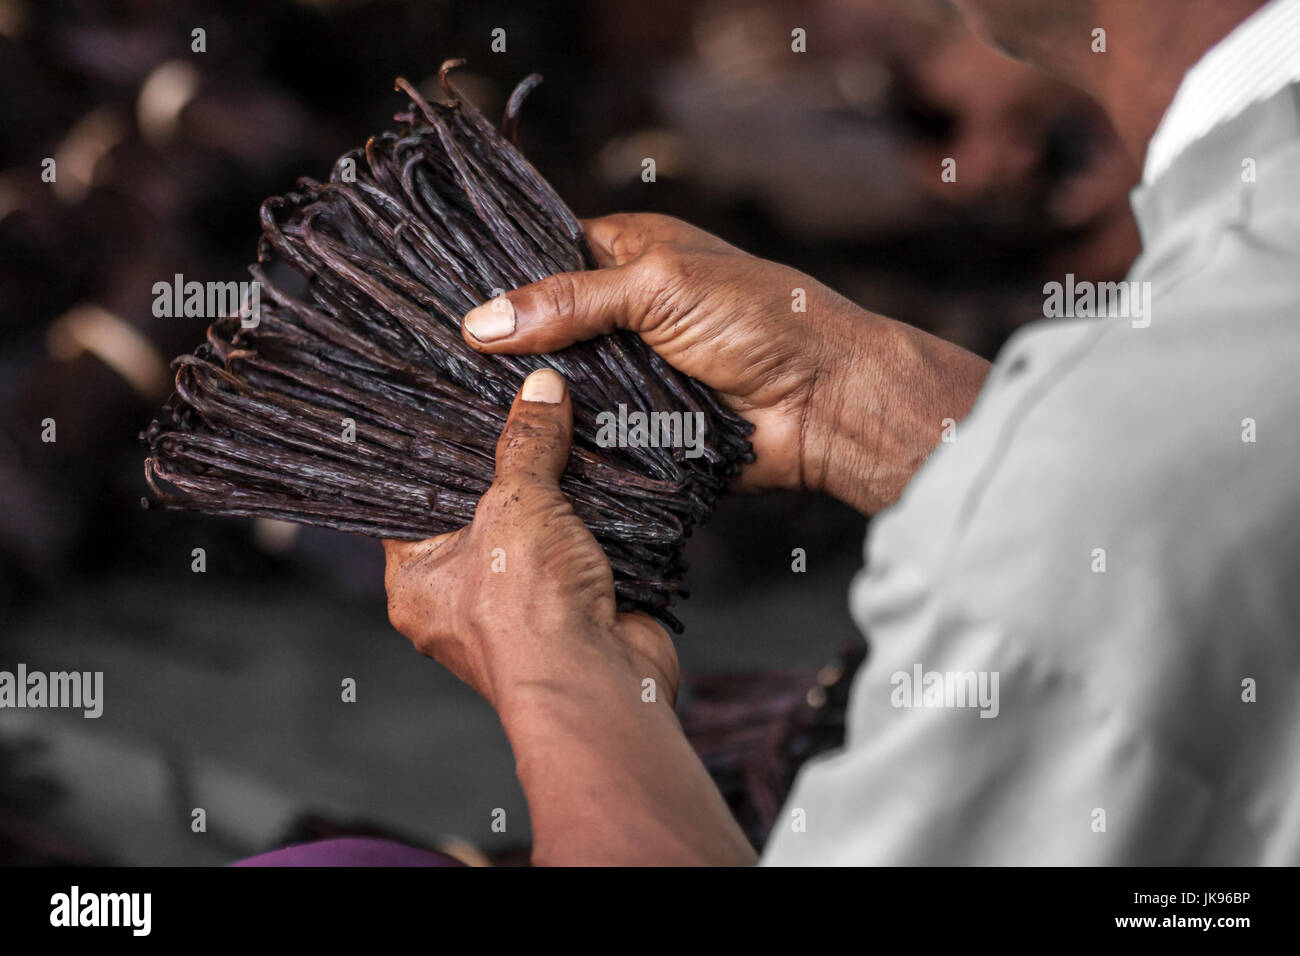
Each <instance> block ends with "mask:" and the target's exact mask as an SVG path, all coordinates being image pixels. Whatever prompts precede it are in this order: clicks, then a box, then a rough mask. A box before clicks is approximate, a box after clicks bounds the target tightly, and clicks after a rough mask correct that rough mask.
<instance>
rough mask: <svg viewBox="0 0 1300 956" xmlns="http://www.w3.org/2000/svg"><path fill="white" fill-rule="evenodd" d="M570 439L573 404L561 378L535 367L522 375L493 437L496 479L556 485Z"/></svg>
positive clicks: (548, 369) (566, 459)
mask: <svg viewBox="0 0 1300 956" xmlns="http://www.w3.org/2000/svg"><path fill="white" fill-rule="evenodd" d="M572 441H573V406H572V404H571V403H570V400H569V389H568V388H567V387H566V386H565V384H564V378H563V377H562V376H561V375H560V373H559V372H557V371H555V370H554V369H550V368H543V369H538V370H537V371H536V372H533V373H532V374H531V375H529V376H528V377H527V378H526V379H524V385H523V387H522V388H521V389H520V390H519V394H518V395H516V396H515V403H514V405H512V406H511V408H510V417H509V418H508V419H506V427H505V429H504V430H502V432H501V438H500V439H499V440H498V441H497V468H496V480H497V481H498V482H500V481H501V480H503V479H512V478H514V479H521V478H522V479H525V480H528V481H530V482H542V483H547V484H551V485H556V486H557V487H558V483H559V479H560V475H561V474H562V473H563V472H564V466H565V463H566V462H568V460H569V446H570V444H571V443H572Z"/></svg>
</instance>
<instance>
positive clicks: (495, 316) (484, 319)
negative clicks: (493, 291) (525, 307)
mask: <svg viewBox="0 0 1300 956" xmlns="http://www.w3.org/2000/svg"><path fill="white" fill-rule="evenodd" d="M465 328H467V329H469V334H470V335H472V336H474V338H476V339H478V340H479V341H480V342H495V341H496V340H497V339H504V338H505V337H506V336H507V335H509V334H510V333H511V332H513V331H514V330H515V307H514V305H513V304H511V302H510V300H509V299H507V298H506V297H505V296H503V295H500V296H497V297H496V298H495V299H488V301H486V302H484V303H483V304H482V305H476V306H474V308H472V309H470V310H469V312H468V313H466V315H465Z"/></svg>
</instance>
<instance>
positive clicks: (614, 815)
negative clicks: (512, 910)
mask: <svg viewBox="0 0 1300 956" xmlns="http://www.w3.org/2000/svg"><path fill="white" fill-rule="evenodd" d="M566 669H567V670H569V672H570V673H572V674H574V675H575V676H574V678H573V679H572V680H566V681H564V682H563V683H559V684H556V683H547V684H541V685H532V686H529V687H526V688H520V689H517V690H516V691H515V692H514V693H512V695H511V697H510V701H509V704H508V706H506V707H503V708H502V723H503V724H504V725H505V728H506V733H507V736H508V737H509V738H510V743H511V746H512V747H513V749H514V753H515V762H516V765H517V768H518V773H519V780H520V782H521V784H522V785H523V788H524V795H525V796H526V798H527V800H528V809H529V814H530V816H531V821H532V829H533V862H534V863H535V864H537V865H552V866H554V865H560V866H563V865H627V864H641V865H648V864H742V865H743V864H750V863H753V862H754V861H755V859H756V857H755V854H754V851H753V849H752V848H751V847H750V846H749V843H748V842H747V841H746V839H745V837H744V835H743V834H742V833H741V831H740V828H739V826H738V825H737V824H736V821H735V819H734V818H733V817H732V816H731V813H730V811H729V810H728V809H727V806H726V803H725V802H724V801H723V799H722V795H721V794H720V793H719V792H718V789H717V787H716V786H714V784H713V781H712V779H711V778H710V777H709V775H708V772H707V771H706V770H705V769H704V766H703V765H702V764H701V763H700V760H699V758H698V757H697V756H696V755H695V752H694V751H693V750H692V749H691V746H690V743H689V742H688V741H687V740H686V736H685V734H684V733H683V731H682V728H681V724H680V723H679V722H678V720H677V717H676V715H675V714H674V713H673V710H672V705H671V703H670V702H669V700H668V699H667V696H666V695H671V693H672V691H671V689H670V688H668V687H666V686H665V683H664V681H663V680H662V675H657V674H656V673H654V672H653V671H652V669H650V668H648V667H642V666H639V665H637V664H636V663H635V659H628V658H626V657H623V656H622V655H618V656H617V657H613V656H611V655H606V654H592V655H590V656H589V657H588V658H587V659H584V660H575V661H573V662H572V666H571V667H569V668H566ZM642 671H644V673H642ZM646 677H650V678H652V679H654V680H656V696H657V698H658V699H657V700H655V701H646V700H645V699H643V698H644V696H646V695H645V694H644V691H643V684H642V682H643V680H644V679H645V678H646Z"/></svg>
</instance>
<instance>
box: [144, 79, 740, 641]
mask: <svg viewBox="0 0 1300 956" xmlns="http://www.w3.org/2000/svg"><path fill="white" fill-rule="evenodd" d="M459 62H460V61H454V60H449V61H448V62H447V63H445V64H443V68H442V70H441V72H440V79H441V82H442V85H443V88H444V89H445V90H446V92H447V95H448V98H449V100H450V103H449V104H443V103H430V102H428V101H426V100H425V99H424V98H423V97H421V96H420V94H419V93H418V91H416V90H415V89H414V88H413V87H412V86H411V85H410V84H408V83H407V82H406V81H405V80H401V79H399V80H398V81H397V87H398V89H399V90H403V91H405V92H406V93H407V94H408V96H409V97H410V99H411V108H410V110H409V111H407V112H405V113H402V114H399V115H398V116H397V117H396V118H397V121H398V122H399V123H400V124H401V128H400V129H398V130H397V131H394V132H385V133H381V134H379V135H377V136H373V137H371V138H370V140H368V141H367V143H366V145H365V147H364V148H362V149H357V150H352V151H351V152H349V153H346V154H345V155H344V156H342V157H340V159H339V160H338V162H336V163H335V165H334V168H333V169H332V171H331V173H330V178H329V181H328V182H325V183H321V182H317V181H315V180H313V179H309V178H303V179H301V180H299V181H298V183H297V184H296V186H295V189H294V190H293V191H291V192H289V193H287V194H286V195H284V196H279V197H275V198H272V199H268V200H267V201H266V202H265V203H263V204H262V209H261V224H262V235H261V238H260V239H259V241H258V260H259V261H258V264H256V265H254V266H252V267H251V268H250V272H251V273H252V275H253V277H254V279H255V280H256V281H257V282H258V283H259V285H260V287H261V288H260V293H261V295H260V300H261V306H260V312H259V315H258V317H257V318H258V321H257V323H256V325H255V326H254V327H251V328H244V327H242V325H241V322H240V319H239V317H237V316H227V317H222V318H219V319H217V320H216V321H214V322H213V323H212V325H211V326H210V327H209V329H208V333H207V338H206V341H205V342H204V344H203V345H201V346H199V348H198V349H196V350H195V352H194V353H193V354H192V355H186V356H181V357H180V358H178V359H177V360H176V363H175V365H176V370H177V371H176V390H175V392H174V394H173V395H172V397H171V398H170V399H168V401H167V403H166V404H165V405H164V406H163V410H162V413H161V415H160V416H159V418H158V419H157V420H155V421H154V422H153V423H151V424H150V426H149V428H148V429H146V431H145V432H144V433H143V434H142V435H141V438H142V439H143V440H144V441H145V442H146V443H147V444H148V446H149V455H148V458H147V459H146V461H145V477H146V480H147V481H148V484H149V486H150V488H151V489H152V491H153V494H154V497H155V500H157V501H158V502H160V503H161V504H163V505H166V506H169V507H178V508H189V509H193V510H199V511H205V512H209V513H212V514H222V515H232V516H238V517H257V516H260V517H267V518H277V519H281V520H287V521H297V522H302V523H305V524H314V525H321V526H324V527H328V528H335V529H337V530H340V531H350V532H356V533H359V534H366V535H370V536H373V537H384V538H402V539H419V538H425V537H429V536H430V535H434V534H441V533H443V532H446V531H451V530H455V529H456V528H460V527H463V526H464V525H465V524H467V523H468V522H469V521H470V520H471V519H472V518H473V516H474V508H475V506H476V504H477V502H478V499H479V497H480V496H481V495H482V494H483V492H484V491H485V490H486V489H487V488H488V486H489V485H490V483H491V481H492V473H493V461H494V454H495V450H496V442H497V438H498V436H499V435H500V432H501V428H502V426H503V425H504V423H505V420H506V414H507V412H508V411H509V408H510V404H511V402H512V401H513V399H514V396H515V394H516V392H517V391H518V389H519V386H520V384H521V383H522V382H523V379H524V378H525V376H527V375H528V373H529V372H531V371H533V370H535V369H538V368H542V367H544V366H551V367H553V368H555V369H556V370H557V371H559V372H560V373H561V374H562V375H564V377H565V379H566V380H567V381H568V383H569V389H570V393H571V395H572V397H573V408H574V446H573V452H572V454H571V456H570V460H569V464H568V467H567V468H566V471H565V473H564V475H563V477H562V478H561V481H560V485H561V488H562V490H563V491H564V493H565V495H566V496H567V497H568V498H569V500H570V501H571V502H572V503H573V506H574V510H575V511H576V512H577V513H578V515H579V517H581V518H582V520H583V521H584V522H585V523H586V525H587V526H588V527H589V528H590V529H591V531H592V533H593V534H594V535H595V536H596V539H597V540H598V541H599V542H600V544H601V546H602V547H603V548H604V549H605V553H606V555H607V556H608V557H609V560H610V565H611V566H612V567H613V569H614V581H615V589H616V591H617V593H618V598H619V606H620V608H623V609H633V608H635V609H640V610H644V611H647V612H649V613H651V614H653V615H655V616H656V617H658V618H659V619H660V620H661V621H663V622H664V623H665V624H667V625H668V626H669V627H672V628H673V629H674V630H680V624H679V623H678V622H677V619H676V618H675V617H674V616H673V615H672V613H671V611H670V610H669V608H670V607H671V605H672V603H673V601H674V598H675V597H676V596H677V595H684V593H685V592H684V591H683V590H682V587H681V575H682V573H683V572H684V570H685V563H684V562H683V561H682V557H681V552H682V544H683V541H684V539H685V537H686V536H687V535H689V534H690V532H691V530H692V529H693V528H694V527H695V526H696V525H698V524H700V523H701V522H703V521H705V520H707V518H708V516H709V513H710V511H711V510H712V507H713V503H714V501H715V499H716V497H717V496H718V495H719V494H721V493H722V492H723V491H724V490H725V488H726V486H727V484H728V482H729V481H730V479H731V478H732V477H733V476H734V475H735V474H736V473H737V472H738V471H739V469H740V467H741V465H742V464H743V463H744V462H747V461H751V460H753V452H752V450H751V449H750V445H749V441H748V438H747V436H748V434H749V431H750V426H749V425H748V424H747V423H746V422H745V421H744V420H743V419H741V418H740V417H739V416H737V415H736V414H735V413H734V412H732V411H730V410H729V409H727V408H726V407H725V406H723V405H722V404H721V403H720V402H719V401H718V400H717V398H716V397H715V396H714V395H713V394H712V393H711V392H710V391H709V390H708V389H707V388H705V387H704V386H702V385H700V383H698V382H696V381H694V380H693V379H690V378H687V377H685V376H682V375H680V374H679V373H678V372H676V371H675V370H673V369H672V368H671V367H670V366H669V365H668V364H667V363H666V362H664V361H663V360H662V359H660V358H659V356H657V355H655V354H654V353H653V352H652V351H650V350H649V349H648V348H647V347H646V346H645V344H644V343H643V342H641V340H640V339H639V338H637V337H635V336H633V335H630V334H628V333H625V332H618V333H615V334H613V335H609V336H602V337H601V338H598V339H595V340H592V341H590V342H582V343H578V344H576V345H573V346H571V347H569V348H567V349H564V350H562V351H560V352H556V353H553V354H551V355H545V356H492V355H484V354H482V353H480V352H477V351H475V350H474V349H472V348H470V347H469V346H468V345H467V344H466V343H465V341H464V339H463V338H462V335H461V329H460V321H461V316H463V315H464V314H465V312H467V311H468V310H469V309H471V308H473V307H474V306H475V305H478V304H480V303H482V302H484V301H486V300H487V299H489V298H490V297H491V295H493V294H494V293H495V292H497V291H498V290H506V289H512V288H517V287H519V286H521V285H526V284H528V283H530V282H534V281H536V280H538V279H541V278H544V277H545V276H547V275H552V274H554V273H556V272H562V271H575V270H580V269H588V268H594V267H595V260H594V259H593V257H592V255H591V251H590V250H589V249H588V248H587V245H586V242H585V240H584V238H583V235H582V229H581V226H580V225H579V223H578V221H577V219H576V218H575V217H574V215H573V213H571V212H570V211H569V209H568V208H567V207H566V206H565V205H564V203H563V202H562V201H561V200H560V198H559V197H558V196H557V195H556V194H555V193H554V191H553V190H552V189H551V188H550V186H549V185H547V183H546V181H545V180H543V179H542V178H541V176H540V175H539V174H538V173H537V171H536V170H535V169H533V167H532V165H531V164H530V163H529V162H528V161H527V160H526V159H524V157H523V156H522V155H521V154H520V153H519V152H518V150H516V149H515V147H514V145H513V143H514V138H515V131H516V127H517V123H518V118H519V112H520V108H521V107H522V105H523V101H524V99H525V97H526V96H527V95H528V93H529V91H531V90H532V89H533V88H534V87H536V85H537V84H538V83H539V82H540V79H541V78H540V77H538V76H536V75H534V76H530V77H528V78H527V79H525V80H524V81H523V82H522V83H520V84H519V86H518V87H517V88H516V89H515V91H514V93H513V94H512V95H511V97H510V100H509V102H508V103H507V105H506V109H505V114H504V117H503V120H502V128H501V129H500V130H498V129H497V128H496V127H495V126H493V125H492V124H491V123H489V122H488V121H487V120H486V119H485V118H484V117H483V116H482V114H480V113H479V112H478V110H476V109H475V108H474V107H473V106H472V105H471V104H470V103H468V102H466V101H465V100H463V99H461V97H460V96H459V95H457V93H456V91H455V88H454V87H453V86H452V85H451V83H450V80H449V77H448V74H449V72H450V70H451V69H452V68H454V67H455V66H456V65H458V64H459ZM272 266H275V267H276V268H272ZM286 268H287V270H291V271H293V272H296V273H297V274H298V275H299V276H300V277H301V280H302V282H301V283H298V284H295V285H294V286H292V287H293V288H297V289H299V291H297V292H291V291H289V288H290V287H289V286H287V285H286V283H285V281H284V279H283V278H281V277H282V276H284V275H285V271H286ZM304 288H305V291H302V289H304ZM620 406H623V407H624V408H625V409H626V410H627V412H628V413H632V412H637V413H677V414H678V417H679V418H680V417H681V416H682V415H691V416H695V415H698V416H699V420H701V421H703V423H704V431H703V436H702V443H701V444H700V445H698V446H696V447H694V448H692V449H687V448H685V447H658V446H657V445H654V444H647V445H642V444H638V443H637V442H630V443H629V442H622V443H615V444H613V445H610V444H609V443H608V442H601V441H599V440H598V435H599V434H600V425H601V422H602V416H603V415H606V414H608V415H612V416H617V415H618V413H619V408H620ZM695 420H696V419H695V418H692V419H691V421H695ZM677 437H678V439H679V441H680V438H681V435H680V434H679V435H678V436H677ZM688 452H689V453H688ZM697 452H698V454H697ZM146 503H147V502H146Z"/></svg>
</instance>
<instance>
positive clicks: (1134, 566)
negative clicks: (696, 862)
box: [763, 2, 1300, 865]
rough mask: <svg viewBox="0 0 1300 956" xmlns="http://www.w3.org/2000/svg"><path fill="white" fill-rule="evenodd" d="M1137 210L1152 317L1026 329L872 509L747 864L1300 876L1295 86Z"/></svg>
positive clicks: (1196, 148) (1137, 200)
mask: <svg viewBox="0 0 1300 956" xmlns="http://www.w3.org/2000/svg"><path fill="white" fill-rule="evenodd" d="M1273 9H1275V10H1276V9H1290V10H1294V9H1295V7H1294V4H1293V3H1289V2H1288V3H1287V4H1286V5H1285V6H1279V7H1275V8H1273ZM1174 119H1175V120H1177V117H1176V116H1175V117H1174ZM1179 127H1181V121H1179V122H1178V124H1177V126H1171V128H1179ZM1170 135H1173V134H1170ZM1242 157H1250V158H1251V159H1253V160H1254V163H1253V164H1252V166H1251V174H1250V175H1246V174H1245V172H1244V171H1243V167H1242ZM1134 206H1135V210H1136V212H1137V214H1138V220H1139V224H1140V226H1141V228H1142V234H1143V238H1144V251H1143V254H1142V256H1141V258H1140V259H1139V260H1138V262H1137V263H1136V264H1135V265H1134V268H1133V271H1132V273H1131V275H1130V280H1132V281H1137V282H1142V283H1150V290H1151V298H1150V302H1151V306H1152V307H1151V310H1150V311H1149V312H1148V313H1147V315H1146V317H1145V318H1146V319H1149V324H1145V327H1138V325H1137V324H1135V323H1134V322H1132V321H1130V320H1129V319H1123V318H1116V319H1051V320H1044V321H1040V322H1035V323H1032V324H1031V325H1029V326H1026V327H1025V328H1022V329H1021V330H1020V331H1019V332H1017V333H1016V334H1015V335H1014V336H1013V337H1012V339H1011V341H1010V342H1008V343H1007V345H1006V347H1005V349H1004V350H1003V352H1002V354H1001V355H1000V356H999V359H998V361H997V363H996V364H995V366H994V369H993V372H992V374H991V375H990V377H989V380H988V382H987V383H986V385H985V387H984V389H983V391H982V393H981V395H980V398H979V400H978V402H977V403H976V406H975V408H974V410H973V411H972V413H971V415H970V416H969V417H968V418H967V419H966V420H965V421H963V422H961V423H960V425H958V426H957V430H956V433H955V434H956V441H955V442H953V443H951V444H941V445H940V446H939V448H938V449H937V450H936V451H935V452H934V454H933V455H931V457H930V459H929V461H927V462H926V464H925V465H924V466H923V467H922V468H921V470H920V471H919V472H918V473H917V475H916V476H915V477H914V478H913V480H912V482H911V483H910V484H909V485H908V487H907V489H906V491H905V493H904V495H903V497H902V499H901V500H900V501H899V502H898V504H896V505H895V506H894V507H892V508H890V509H888V510H886V511H885V512H883V513H882V514H880V515H879V516H877V518H876V519H875V520H874V521H873V522H872V524H871V526H870V531H869V536H868V541H867V546H866V567H865V569H864V570H863V571H862V572H861V573H860V574H859V575H858V578H857V579H856V580H855V582H854V585H853V589H852V592H851V595H850V605H851V607H852V610H853V615H854V619H855V620H856V621H857V622H858V624H859V626H860V627H861V628H862V629H863V632H864V633H865V634H866V636H867V639H868V641H869V643H870V646H871V653H870V656H869V657H868V659H867V661H866V663H865V664H864V665H863V668H862V670H861V671H860V672H859V674H858V676H857V678H856V680H855V681H854V685H853V688H852V696H851V701H850V708H849V713H848V717H847V721H846V724H847V730H846V739H845V746H844V748H843V749H842V750H841V751H838V752H836V753H832V754H828V755H825V756H822V757H819V758H816V759H814V760H812V761H810V762H809V763H808V764H806V765H805V766H804V767H803V768H802V770H801V771H800V773H799V777H798V779H797V780H796V782H795V786H794V790H793V792H792V793H791V795H790V798H789V800H788V801H787V803H786V806H785V809H784V811H783V814H782V815H781V817H779V818H778V820H777V823H776V825H775V827H774V828H773V831H772V834H771V836H770V838H769V841H768V845H767V847H766V848H765V850H764V854H763V862H764V863H768V864H777V865H780V864H821V865H826V864H859V865H860V864H1000V865H1016V864H1054V865H1080V864H1107V865H1114V864H1125V865H1127V864H1146V865H1191V864H1227V865H1256V864H1286V865H1297V864H1300V587H1297V584H1296V582H1297V580H1300V425H1298V424H1297V422H1300V374H1297V369H1300V268H1298V266H1300V85H1291V86H1289V87H1285V88H1283V89H1282V90H1280V91H1278V92H1276V93H1275V94H1274V95H1273V96H1272V97H1270V98H1268V99H1266V100H1264V101H1263V102H1259V103H1255V104H1253V105H1250V106H1247V107H1246V108H1245V109H1244V110H1242V111H1240V112H1239V113H1238V114H1237V115H1236V116H1234V117H1233V118H1231V119H1229V120H1227V121H1226V122H1221V123H1220V125H1219V126H1217V127H1216V128H1215V129H1214V130H1212V131H1210V133H1209V134H1208V135H1206V136H1204V137H1202V138H1201V139H1200V140H1198V141H1196V142H1195V143H1192V144H1191V145H1189V146H1187V147H1185V148H1183V149H1181V150H1179V156H1178V157H1177V159H1176V160H1175V161H1174V162H1173V163H1172V164H1171V165H1170V167H1169V168H1168V170H1167V171H1166V172H1165V173H1164V174H1162V175H1160V176H1159V177H1158V178H1157V179H1156V180H1155V181H1153V183H1152V184H1150V185H1149V186H1144V187H1141V188H1139V189H1138V190H1137V191H1136V192H1135V193H1134ZM1144 322H1145V319H1144ZM918 673H919V674H920V675H921V679H920V680H919V681H918V680H917V677H916V675H917V674H918ZM931 674H933V675H938V678H939V679H938V680H937V681H936V682H935V683H934V685H933V686H934V689H935V693H934V695H933V697H932V698H929V699H928V698H927V692H926V690H925V686H924V685H926V684H927V682H928V681H929V680H930V677H929V675H931ZM950 675H956V678H953V677H951V676H950ZM965 675H969V681H968V682H966V683H965V684H964V687H963V686H962V685H959V683H958V681H962V680H964V679H965ZM916 684H920V685H922V686H919V687H918V686H913V685H916ZM956 691H968V692H969V693H962V694H961V695H960V696H959V694H958V693H957V692H956ZM959 704H960V705H961V706H959ZM918 705H919V706H918Z"/></svg>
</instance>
